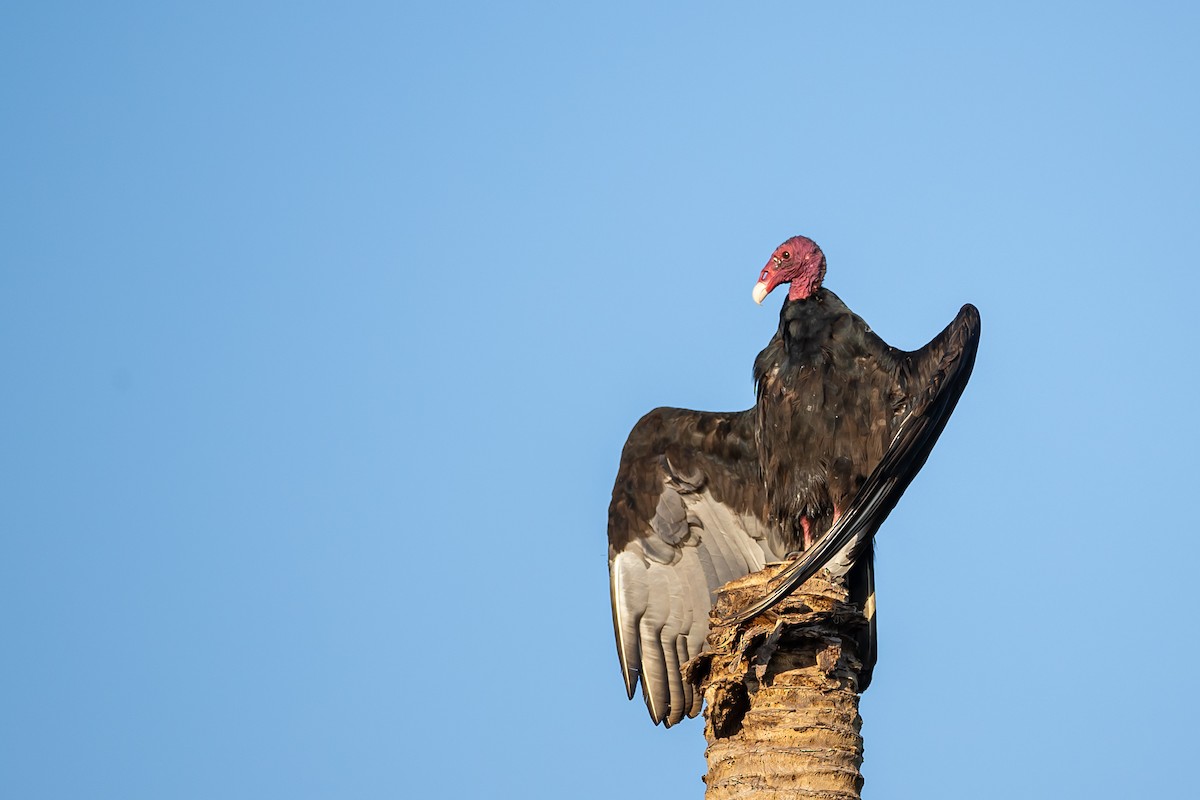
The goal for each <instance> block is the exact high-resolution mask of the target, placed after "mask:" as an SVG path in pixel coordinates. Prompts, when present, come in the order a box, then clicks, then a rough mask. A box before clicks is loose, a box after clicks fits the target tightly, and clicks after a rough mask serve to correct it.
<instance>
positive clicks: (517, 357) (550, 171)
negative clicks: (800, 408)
mask: <svg viewBox="0 0 1200 800" xmlns="http://www.w3.org/2000/svg"><path fill="white" fill-rule="evenodd" d="M967 5H974V4H967ZM967 5H965V4H963V3H948V2H947V3H935V4H918V5H913V4H901V5H899V6H898V5H897V4H866V5H864V4H855V5H854V6H853V8H847V9H845V10H835V9H833V8H831V4H829V3H823V4H816V3H795V2H788V3H755V4H751V5H749V6H747V7H739V6H736V5H731V4H729V3H719V4H715V3H713V4H709V3H688V4H675V5H667V4H661V5H658V6H657V7H656V8H655V9H654V10H647V8H646V7H645V6H646V4H641V3H620V2H608V3H603V4H595V5H593V6H590V7H582V6H579V5H578V4H567V3H554V4H550V3H547V4H543V5H531V4H511V3H489V4H483V3H440V4H434V3H430V4H427V5H418V4H414V3H399V4H396V3H382V2H380V3H339V4H333V3H329V4H322V3H312V2H288V3H244V2H239V3H229V2H205V3H162V2H146V3H110V4H95V3H59V2H52V1H50V0H45V1H44V2H37V3H23V4H9V5H8V6H7V7H6V8H5V10H4V11H3V12H0V117H2V125H0V227H2V229H3V230H2V234H0V364H2V365H3V366H2V368H3V379H2V381H0V412H2V414H3V419H4V424H3V426H0V483H2V486H3V491H2V500H0V532H2V536H0V638H2V640H3V653H2V656H0V796H4V797H12V798H84V797H86V798H215V797H220V798H264V797H286V798H347V797H363V798H369V797H464V798H477V797H533V798H543V797H544V798H558V797H563V796H571V797H581V798H614V797H622V798H630V797H647V798H651V797H652V798H696V797H700V796H701V794H702V791H703V787H702V785H701V783H700V775H701V774H702V773H703V771H704V761H703V752H704V740H703V735H702V726H701V724H700V722H699V721H698V720H696V721H690V722H688V723H686V724H683V725H680V726H678V727H676V728H673V729H671V730H669V731H667V730H664V729H662V728H655V727H653V726H652V725H651V724H650V721H649V718H648V716H647V714H646V711H645V708H644V706H642V704H641V702H640V700H639V701H636V702H634V703H629V702H627V701H626V700H625V698H624V693H623V687H622V684H621V678H620V674H619V670H618V666H617V658H616V654H615V652H614V647H613V642H612V633H611V629H610V617H609V609H608V588H607V572H606V566H605V549H606V544H605V523H606V519H605V514H606V508H607V504H608V499H609V494H610V491H611V486H612V479H613V476H614V474H615V471H616V466H617V460H618V457H619V454H620V450H621V446H622V444H623V442H624V439H625V436H626V434H627V433H628V431H629V429H630V427H631V426H632V425H633V423H634V422H635V421H636V420H637V418H638V417H639V416H640V415H641V414H642V413H644V412H645V411H647V410H649V409H650V408H652V407H654V406H657V405H678V406H686V407H692V408H700V409H735V408H745V407H748V406H749V405H750V404H751V402H752V387H751V379H750V369H751V363H752V361H753V358H754V356H755V354H756V353H757V352H758V350H759V349H760V348H761V347H762V346H763V345H764V344H765V343H766V341H767V340H768V338H769V337H770V336H771V334H772V333H773V331H774V329H775V326H776V322H777V311H778V307H779V305H780V303H781V302H782V296H772V297H771V298H770V299H769V300H768V302H767V303H766V304H765V306H764V307H763V308H759V307H756V306H755V305H754V304H753V302H751V299H750V289H751V287H752V285H753V283H754V281H755V279H756V277H757V274H758V271H759V269H760V268H761V267H762V265H763V263H764V262H765V261H766V259H767V257H768V255H769V254H770V253H771V251H772V249H773V248H774V247H775V246H776V245H777V244H778V243H779V242H781V241H782V240H783V239H785V238H787V237H788V236H790V235H793V234H797V233H802V234H806V235H808V236H811V237H812V238H814V239H816V240H817V241H818V242H819V243H820V244H821V245H822V246H823V248H824V250H825V252H826V254H827V255H828V258H829V272H828V279H827V285H828V286H829V287H830V288H831V289H833V290H834V291H835V292H837V293H838V294H839V295H840V296H841V297H842V298H843V299H844V300H845V301H846V302H847V304H849V305H850V307H851V308H853V309H854V310H855V311H857V312H858V313H859V314H860V315H862V316H863V317H864V318H865V319H866V320H867V321H868V322H869V323H870V324H871V325H872V327H873V328H874V329H875V330H876V331H877V332H879V333H880V334H881V335H882V336H884V338H886V339H887V340H888V341H889V342H891V343H893V344H895V345H897V346H901V347H907V348H912V347H916V346H918V345H920V344H923V343H924V342H925V341H926V340H927V339H929V338H930V337H931V336H932V335H933V334H934V333H936V332H937V331H938V330H940V329H941V328H942V326H944V325H945V324H946V323H947V322H948V321H949V320H950V319H951V318H952V317H953V315H954V313H955V312H956V311H957V310H958V308H959V306H960V305H961V304H962V303H964V302H967V301H970V302H973V303H975V304H976V305H977V306H979V308H980V311H981V313H982V315H983V343H982V347H981V350H980V353H979V360H978V364H977V366H976V370H975V376H974V378H973V380H972V382H971V385H970V386H969V387H968V389H967V392H966V394H965V395H964V397H963V400H962V402H961V404H960V405H959V409H958V411H957V412H956V414H955V416H954V419H953V420H952V421H951V423H950V425H949V426H948V428H947V430H946V433H945V434H944V436H943V437H942V440H941V442H940V444H939V445H938V448H937V450H936V451H935V452H934V455H933V457H932V458H931V459H930V461H929V463H928V465H927V466H926V468H925V470H924V472H923V473H922V474H921V476H920V477H919V478H918V479H917V481H916V482H915V483H914V485H913V486H912V488H911V489H910V490H909V491H908V494H907V495H906V496H905V498H904V500H903V501H902V502H901V503H900V506H899V507H898V508H897V510H896V511H895V513H894V514H893V515H892V517H891V519H890V520H889V522H888V524H887V525H886V526H885V527H884V529H883V531H882V533H881V536H880V540H879V561H878V564H879V572H878V575H879V586H878V589H879V609H880V610H879V614H880V624H881V640H882V641H881V658H880V664H879V668H878V670H877V671H876V674H875V683H874V685H873V686H872V687H871V690H870V691H869V692H868V693H867V695H866V696H865V698H864V699H863V703H862V714H863V717H864V719H865V725H864V729H863V733H864V736H865V737H866V762H865V764H864V768H863V769H864V773H865V775H866V778H867V784H866V789H865V796H866V797H868V798H887V797H923V798H938V797H945V798H961V797H972V798H1010V797H1014V796H1019V797H1046V798H1050V797H1055V798H1057V797H1088V798H1128V797H1134V796H1164V797H1170V796H1180V795H1183V794H1186V789H1185V788H1183V784H1184V783H1185V782H1190V780H1191V775H1190V771H1191V762H1192V760H1193V754H1194V752H1195V750H1196V745H1197V736H1196V722H1195V715H1196V714H1197V712H1198V711H1200V704H1198V695H1197V690H1196V687H1195V682H1194V679H1193V673H1194V671H1195V662H1196V659H1197V657H1198V655H1200V648H1198V645H1197V637H1196V632H1197V622H1196V610H1197V609H1196V600H1195V593H1194V591H1193V590H1192V589H1193V587H1194V585H1195V584H1196V569H1197V566H1196V565H1197V560H1198V557H1200V546H1198V544H1197V533H1198V532H1200V531H1198V526H1197V522H1196V518H1195V514H1194V511H1193V508H1192V506H1191V499H1193V498H1194V495H1195V493H1196V489H1195V479H1196V472H1197V471H1196V467H1195V460H1194V458H1195V454H1196V453H1197V449H1198V445H1200V441H1198V436H1197V410H1196V407H1195V398H1196V396H1197V392H1198V390H1200V386H1198V383H1197V379H1196V365H1195V358H1196V352H1197V335H1196V325H1197V319H1196V316H1197V315H1196V312H1195V309H1196V304H1197V299H1196V295H1197V291H1198V290H1200V280H1198V278H1197V244H1198V243H1197V219H1198V217H1200V147H1198V143H1200V115H1198V94H1197V86H1198V85H1200V69H1198V68H1200V56H1198V53H1200V47H1198V46H1197V42H1198V41H1200V24H1198V23H1200V19H1198V16H1197V15H1198V12H1197V11H1195V10H1193V8H1192V7H1189V4H1185V3H1159V4H1144V3H1142V4H1135V3H1071V4H1065V3H1058V4H1056V3H1050V4H1047V3H1040V2H1039V3H1025V2H1006V3H998V4H991V5H989V6H988V7H985V8H968V7H967Z"/></svg>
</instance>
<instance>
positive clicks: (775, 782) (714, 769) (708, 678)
mask: <svg viewBox="0 0 1200 800" xmlns="http://www.w3.org/2000/svg"><path fill="white" fill-rule="evenodd" d="M780 569H781V566H773V567H768V568H767V569H765V570H762V571H760V572H756V573H754V574H752V575H747V576H746V577H744V578H741V579H739V580H736V581H731V582H730V583H728V584H726V585H725V586H723V587H721V589H720V591H719V592H718V595H717V601H716V604H715V605H714V607H713V612H712V616H711V619H710V626H711V627H710V632H709V635H708V644H709V650H708V652H706V653H704V654H702V655H700V656H698V657H697V658H694V659H692V660H691V661H689V662H688V663H687V665H685V667H684V675H685V677H686V678H687V679H689V680H691V681H692V682H693V684H696V685H699V686H700V687H701V689H702V691H703V692H704V699H705V708H704V718H705V725H704V735H705V737H706V738H707V739H708V749H707V751H706V757H707V759H708V774H707V775H706V776H705V778H704V782H705V784H707V789H706V791H705V797H706V798H707V800H733V798H754V799H755V800H771V799H773V798H780V799H782V798H797V797H801V798H803V797H813V798H830V799H833V798H837V800H859V797H860V792H861V790H862V784H863V779H862V774H861V773H860V772H859V767H860V766H861V765H862V753H863V742H862V737H861V736H860V735H859V731H860V730H861V728H862V718H861V717H860V716H859V715H858V697H859V695H858V674H859V669H860V668H861V666H862V664H861V662H860V661H859V658H858V653H857V652H856V649H857V648H856V643H855V634H856V633H857V632H858V631H861V629H862V626H864V625H866V624H867V623H866V620H865V619H864V618H863V616H862V614H861V613H859V611H858V609H856V608H855V607H854V606H853V605H850V604H849V603H847V602H846V598H847V592H846V589H845V587H844V586H842V585H841V583H837V582H831V581H830V580H829V574H828V573H827V572H824V571H823V572H822V573H821V574H820V575H817V576H816V577H814V578H812V579H811V580H809V581H808V582H807V583H805V584H804V585H803V586H802V587H801V588H800V589H799V590H797V591H796V592H795V593H793V594H792V595H791V596H790V597H788V598H786V599H785V600H784V601H783V602H781V603H780V604H779V605H777V606H775V607H774V608H773V609H771V610H770V611H768V612H767V613H765V614H763V615H761V616H759V617H756V618H755V619H753V620H750V621H749V622H745V623H742V624H741V625H735V626H730V625H724V624H722V619H723V618H724V617H725V616H726V615H727V614H728V613H729V612H730V610H731V609H733V608H744V607H745V606H746V605H747V604H748V603H749V601H750V600H751V599H753V598H757V597H760V596H761V595H762V593H763V590H764V587H765V584H766V583H767V581H768V580H770V578H771V577H773V576H774V575H775V574H776V573H777V572H778V571H779V570H780Z"/></svg>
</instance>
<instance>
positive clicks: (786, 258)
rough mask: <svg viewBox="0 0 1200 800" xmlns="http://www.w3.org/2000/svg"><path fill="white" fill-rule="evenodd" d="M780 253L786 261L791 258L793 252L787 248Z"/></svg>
mask: <svg viewBox="0 0 1200 800" xmlns="http://www.w3.org/2000/svg"><path fill="white" fill-rule="evenodd" d="M779 255H781V256H783V260H784V261H787V260H788V259H789V258H791V257H792V254H791V253H789V252H788V251H787V250H784V251H783V252H782V253H780V254H779Z"/></svg>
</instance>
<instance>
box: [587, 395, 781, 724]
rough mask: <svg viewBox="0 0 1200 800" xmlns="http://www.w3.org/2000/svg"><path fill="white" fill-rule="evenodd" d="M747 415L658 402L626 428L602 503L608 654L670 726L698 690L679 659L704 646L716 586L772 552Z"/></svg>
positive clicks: (629, 686) (695, 702) (696, 703)
mask: <svg viewBox="0 0 1200 800" xmlns="http://www.w3.org/2000/svg"><path fill="white" fill-rule="evenodd" d="M751 413H752V412H749V411H743V412H736V413H706V412H699V411H687V410H684V409H674V408H659V409H655V410H654V411H651V412H650V413H649V414H647V415H646V416H644V417H642V419H641V420H640V421H639V422H638V424H637V425H636V426H634V428H633V431H632V432H631V433H630V434H629V440H628V441H627V442H626V443H625V449H624V450H623V451H622V453H621V466H620V468H619V470H618V472H617V481H616V485H615V486H614V487H613V497H612V504H611V505H610V506H609V511H608V565H609V582H610V588H611V592H612V608H613V627H614V629H615V632H616V636H617V654H618V655H619V656H620V659H621V670H622V673H623V674H624V677H625V689H626V692H627V693H628V694H629V697H630V698H631V699H632V697H633V693H634V691H635V690H636V688H637V684H638V681H639V680H640V681H641V684H642V694H643V696H644V697H645V700H646V706H647V708H649V709H650V716H651V717H652V718H653V719H654V722H655V723H656V724H657V723H659V722H666V724H667V725H668V726H671V725H673V724H675V723H676V722H679V721H680V720H682V719H683V718H684V716H689V717H694V716H696V714H698V713H699V712H700V707H701V704H702V702H703V698H702V696H701V695H700V693H699V691H697V690H696V689H695V688H694V687H692V686H691V685H690V684H688V683H686V682H685V681H684V680H683V676H682V674H681V673H680V667H681V666H682V665H683V664H684V663H686V662H687V661H688V659H690V658H693V657H694V656H696V655H698V654H699V653H700V652H701V651H702V650H703V649H704V639H705V636H707V635H708V612H709V608H710V606H711V603H712V596H713V593H714V592H715V591H716V590H717V588H718V587H720V586H722V585H724V584H725V583H727V582H728V581H731V580H733V579H734V578H739V577H741V576H743V575H748V574H749V573H751V572H755V571H757V570H760V569H762V568H763V567H764V566H765V565H766V563H768V562H770V561H777V560H779V558H778V556H777V555H775V553H774V551H773V549H772V544H773V543H775V544H777V543H778V541H779V537H778V535H777V534H776V535H774V536H773V535H772V534H771V530H770V528H769V526H768V524H767V522H766V501H765V492H764V489H763V485H762V479H761V478H760V476H759V470H758V457H757V455H756V453H755V449H754V433H753V426H752V425H751V421H750V414H751Z"/></svg>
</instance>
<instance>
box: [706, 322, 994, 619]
mask: <svg viewBox="0 0 1200 800" xmlns="http://www.w3.org/2000/svg"><path fill="white" fill-rule="evenodd" d="M978 349H979V311H978V310H977V309H976V308H975V306H973V305H970V304H967V305H965V306H963V308H962V310H961V311H959V312H958V316H957V317H955V319H954V321H953V322H951V323H950V325H949V326H947V327H946V329H945V330H944V331H942V332H941V333H940V334H938V335H937V337H935V338H934V340H933V341H931V342H930V343H929V344H927V345H926V346H925V347H923V348H921V349H920V350H917V351H915V352H913V353H908V354H901V356H902V358H901V359H900V362H899V364H900V368H899V374H898V376H897V380H898V383H899V386H898V387H897V388H898V391H899V393H900V394H901V396H903V397H906V398H907V401H906V403H905V407H903V408H901V409H900V414H899V416H898V419H899V420H900V422H899V425H898V426H897V428H896V430H895V433H894V435H893V437H892V442H891V444H890V445H889V446H888V449H887V451H886V452H884V454H883V458H882V460H880V462H879V464H877V465H876V467H875V469H873V470H872V471H871V473H870V475H868V476H867V479H866V481H864V483H863V485H862V486H861V487H860V488H859V490H858V491H857V492H856V493H855V495H854V498H853V499H852V500H851V501H850V504H849V505H848V506H847V507H846V509H845V510H844V511H843V512H842V514H841V515H840V516H839V517H838V518H837V520H836V521H835V522H834V524H833V525H832V526H831V527H830V528H829V530H828V531H827V532H826V533H825V535H824V536H822V537H821V538H820V539H819V540H818V541H817V542H816V544H815V545H814V546H812V547H810V548H809V549H808V550H806V551H804V553H803V554H802V555H801V556H800V557H799V558H797V559H796V560H795V561H794V562H792V563H791V564H789V565H788V566H787V568H786V569H784V570H783V571H782V572H780V573H779V575H777V576H776V577H775V579H774V585H773V586H772V588H771V589H770V591H768V592H767V594H766V595H764V596H763V598H762V599H761V600H759V601H758V602H756V603H754V604H752V605H750V606H749V607H747V608H745V609H743V610H742V611H740V612H738V613H737V614H734V615H732V616H731V617H730V621H731V622H743V621H745V620H748V619H752V618H754V617H756V616H758V615H759V614H761V613H763V612H764V611H766V610H768V609H769V608H771V607H772V606H774V605H775V604H776V603H778V602H779V601H780V600H781V599H783V598H784V597H786V596H788V595H789V594H791V593H792V591H794V590H795V589H796V588H797V587H799V586H800V585H801V584H803V583H804V582H805V581H806V580H808V579H809V578H811V577H812V576H813V575H815V574H816V573H817V572H819V571H820V570H821V569H822V568H824V567H829V569H830V571H831V572H833V573H834V574H838V575H840V574H844V573H845V572H846V571H847V570H849V569H850V567H851V566H852V565H853V564H854V563H855V562H856V561H857V560H858V558H859V557H860V556H861V555H862V554H863V553H864V552H865V551H866V549H867V547H869V546H870V543H871V541H872V539H873V537H874V536H875V531H877V530H878V529H879V526H880V525H882V524H883V521H884V520H885V519H886V518H887V515H888V514H889V513H891V510H892V509H893V508H895V506H896V503H897V501H899V500H900V495H902V494H903V493H904V490H905V489H907V488H908V485H909V484H910V483H911V482H912V479H913V478H914V477H916V474H917V472H919V471H920V469H921V467H922V466H924V465H925V460H926V459H927V458H929V453H930V451H931V450H933V445H934V444H935V443H936V442H937V439H938V436H940V435H941V433H942V429H943V428H945V427H946V421H947V420H948V419H949V418H950V414H951V413H952V412H953V411H954V406H955V405H956V404H957V403H958V398H959V397H961V396H962V392H963V389H964V388H966V385H967V380H968V379H969V378H970V377H971V369H972V367H974V365H975V353H976V351H977V350H978ZM872 611H873V609H872Z"/></svg>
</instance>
